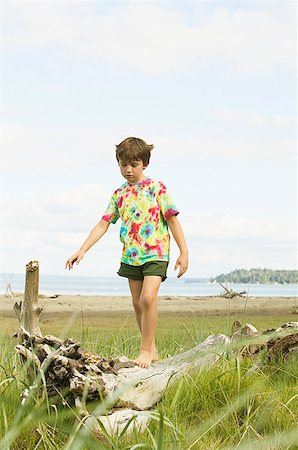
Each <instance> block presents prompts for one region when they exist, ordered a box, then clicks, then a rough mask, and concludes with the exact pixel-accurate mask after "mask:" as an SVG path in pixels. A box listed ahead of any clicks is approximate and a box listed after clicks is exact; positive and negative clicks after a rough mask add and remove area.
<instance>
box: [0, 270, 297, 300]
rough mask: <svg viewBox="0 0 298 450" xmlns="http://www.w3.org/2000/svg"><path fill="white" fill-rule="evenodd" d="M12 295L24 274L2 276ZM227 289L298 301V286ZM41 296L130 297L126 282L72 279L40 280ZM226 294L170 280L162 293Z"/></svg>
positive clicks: (204, 284)
mask: <svg viewBox="0 0 298 450" xmlns="http://www.w3.org/2000/svg"><path fill="white" fill-rule="evenodd" d="M9 284H10V287H11V289H12V291H13V292H24V289H25V274H6V273H0V294H5V292H6V290H7V288H8V285H9ZM225 286H226V287H227V288H229V289H233V290H234V291H237V292H242V291H245V292H246V293H247V295H249V296H253V297H267V296H268V297H297V294H298V286H297V285H289V284H232V283H226V284H225ZM39 292H40V293H41V294H50V295H55V294H57V295H59V294H74V295H112V296H119V295H130V291H129V288H128V283H127V280H126V279H125V278H121V277H119V276H117V275H116V276H115V277H94V276H93V277H91V276H77V275H76V274H72V275H71V276H70V274H69V275H44V274H40V276H39ZM222 292H223V288H222V287H221V286H220V285H219V284H218V283H211V282H210V281H209V279H207V278H187V277H183V278H180V279H177V278H170V277H169V278H167V279H166V280H165V281H164V282H163V283H162V284H161V288H160V291H159V294H160V295H165V296H176V295H177V296H216V295H220V294H222Z"/></svg>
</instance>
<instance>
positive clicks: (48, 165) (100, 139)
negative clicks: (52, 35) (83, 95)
mask: <svg viewBox="0 0 298 450" xmlns="http://www.w3.org/2000/svg"><path fill="white" fill-rule="evenodd" d="M151 131H152V132H151ZM124 133H125V132H124V130H123V131H122V132H121V133H120V131H119V130H116V131H114V132H106V133H105V134H103V133H102V131H101V130H97V129H90V128H89V129H87V128H78V127H77V128H47V129H44V128H34V127H17V126H10V127H9V126H7V127H3V129H2V138H1V146H2V155H1V169H0V170H2V171H3V172H4V173H7V174H8V173H10V174H13V173H16V174H17V173H32V174H33V173H38V174H46V173H47V174H59V175H60V176H61V175H62V174H63V173H65V171H66V169H67V171H68V172H71V171H74V172H76V173H78V172H80V171H81V172H83V171H88V170H89V169H90V167H92V166H98V168H100V167H101V165H102V164H103V163H105V164H106V163H111V164H113V165H114V166H115V164H116V160H115V155H114V144H115V143H117V142H119V141H120V140H121V138H123V136H125V134H124ZM150 134H151V136H152V142H154V143H155V144H156V147H158V148H159V149H160V151H156V153H155V154H154V158H155V161H156V163H158V162H159V161H167V160H168V158H169V157H171V160H173V161H174V160H175V161H176V162H178V161H179V160H181V159H185V158H187V157H188V158H190V159H192V160H198V161H199V160H201V159H208V158H211V159H212V158H221V157H223V158H227V159H229V158H232V159H233V160H234V161H236V160H244V161H245V160H258V161H261V160H266V159H268V160H273V161H274V160H280V159H282V160H285V159H295V157H296V142H295V141H294V140H292V141H291V140H286V139H285V140H279V141H278V142H277V141H275V140H273V139H270V138H268V139H266V140H264V139H263V140H262V141H261V140H260V141H258V140H256V138H252V139H250V140H248V139H244V138H243V139H242V140H241V139H235V138H234V137H233V136H232V137H231V139H227V138H223V137H221V136H218V137H216V138H213V137H211V138H208V137H204V136H198V135H196V134H195V133H193V134H192V135H190V136H187V137H185V136H184V135H178V136H177V135H175V134H172V133H171V134H166V133H163V134H158V133H157V132H156V131H154V130H150V132H149V130H148V129H147V130H142V133H140V135H141V136H143V137H144V138H145V139H146V136H147V135H150ZM182 148H183V152H182V151H181V149H182ZM99 175H100V174H99ZM76 176H77V175H76Z"/></svg>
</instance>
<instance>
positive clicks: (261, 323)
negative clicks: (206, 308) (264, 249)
mask: <svg viewBox="0 0 298 450" xmlns="http://www.w3.org/2000/svg"><path fill="white" fill-rule="evenodd" d="M235 318H237V319H240V320H243V317H242V316H241V315H239V316H236V317H231V316H228V315H226V316H208V315H205V316H204V315H197V316H191V317H188V316H184V315H172V316H171V315H164V316H162V315H161V316H160V319H159V324H158V329H157V334H156V335H157V344H158V348H159V351H160V356H161V357H162V358H166V357H168V356H172V355H174V354H177V353H181V352H183V351H185V350H188V349H189V348H191V347H193V346H195V345H196V344H197V343H198V342H200V341H202V340H204V339H205V338H206V337H207V336H208V335H209V334H213V333H225V334H229V332H230V326H231V323H232V322H233V320H234V319H235ZM290 320H293V318H292V317H290V316H285V317H277V316H269V315H268V316H263V317H262V316H259V317H257V316H251V317H249V316H248V317H245V321H246V322H250V323H253V324H254V325H255V326H256V327H257V328H258V329H259V330H260V331H262V330H265V329H268V328H273V327H277V326H279V325H281V324H282V323H284V322H287V321H290ZM67 322H68V320H64V319H61V318H60V319H59V318H58V319H57V318H55V319H54V318H53V319H49V320H47V321H46V322H44V323H43V322H41V328H42V332H43V334H54V335H57V336H62V337H65V336H69V337H70V336H71V337H74V338H76V339H78V340H79V341H80V342H81V344H82V346H84V347H85V348H88V349H89V350H94V351H96V352H98V353H100V354H101V355H103V356H106V357H114V356H118V355H122V354H125V355H126V356H128V357H130V358H133V357H135V356H136V355H137V352H138V346H139V333H138V330H137V327H136V325H135V321H134V317H133V316H132V315H130V314H129V315H124V316H121V315H119V316H117V315H115V316H113V317H100V316H93V317H87V316H82V315H80V316H78V317H76V318H70V319H69V323H67ZM16 328H17V322H16V320H15V319H12V318H11V319H9V318H5V320H4V319H3V326H2V330H1V335H0V345H1V347H0V348H1V353H0V449H1V450H2V449H3V450H8V449H10V450H13V449H26V450H35V449H44V450H52V449H71V450H75V449H86V450H87V449H115V450H118V449H119V450H120V449H137V448H144V449H156V450H160V449H165V450H188V449H189V450H190V449H202V450H213V449H214V450H215V449H225V450H226V449H236V448H237V449H238V448H239V449H254V450H256V449H262V450H263V449H264V450H271V449H272V450H273V449H274V450H275V449H291V450H294V449H298V439H297V436H296V431H297V426H298V358H297V355H296V356H295V354H293V355H292V356H291V357H290V358H288V359H287V360H286V361H282V360H281V359H277V360H275V361H271V362H270V363H267V364H266V365H265V366H264V367H263V368H262V370H261V371H258V372H253V371H251V370H250V369H251V367H252V365H253V362H254V360H252V359H250V358H244V359H242V358H238V357H237V355H233V356H232V355H231V354H225V355H224V356H222V357H221V358H220V360H219V361H218V363H217V364H216V365H214V366H213V367H210V368H208V370H207V369H206V370H204V371H203V372H200V373H199V372H194V373H186V374H184V375H183V376H182V377H181V378H180V379H179V380H177V381H176V382H175V383H174V384H171V385H170V386H169V388H168V389H167V391H166V392H165V395H164V397H163V399H162V400H161V401H160V403H159V404H158V405H156V407H155V408H153V410H154V411H155V413H154V418H153V419H152V420H151V422H150V425H149V426H148V428H147V430H146V431H145V432H144V433H142V434H141V433H138V432H136V431H135V432H134V433H133V434H132V435H131V436H128V435H127V434H126V433H123V435H122V436H121V437H119V436H118V437H109V436H106V437H104V438H103V437H98V436H96V435H95V434H92V433H90V432H88V430H86V428H85V427H84V426H83V425H82V423H80V421H79V419H78V417H77V412H76V410H75V408H74V407H73V405H71V404H68V402H67V401H65V402H64V405H61V402H60V404H59V405H52V403H51V399H48V398H47V396H46V395H45V393H43V394H42V395H41V396H37V395H36V394H33V395H32V398H31V400H30V401H28V403H27V405H26V404H25V405H23V406H21V399H20V392H21V391H23V390H24V388H25V387H26V383H27V380H26V376H25V368H24V367H22V366H21V364H20V361H19V358H18V357H17V355H16V353H15V351H14V345H15V344H16V340H15V338H12V337H11V335H12V333H13V331H15V329H16ZM96 406H98V405H97V404H94V402H93V405H92V407H96Z"/></svg>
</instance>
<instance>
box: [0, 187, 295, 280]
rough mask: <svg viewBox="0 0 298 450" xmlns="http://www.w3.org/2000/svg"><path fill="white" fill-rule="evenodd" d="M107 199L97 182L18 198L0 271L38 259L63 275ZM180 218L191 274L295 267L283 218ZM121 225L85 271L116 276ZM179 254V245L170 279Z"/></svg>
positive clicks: (290, 228)
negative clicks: (65, 267)
mask: <svg viewBox="0 0 298 450" xmlns="http://www.w3.org/2000/svg"><path fill="white" fill-rule="evenodd" d="M103 198H107V197H106V193H105V192H104V191H103V190H102V189H101V187H100V186H94V185H83V186H79V187H78V188H76V189H69V190H65V191H62V192H61V193H60V194H59V195H58V194H53V195H49V196H47V197H46V198H45V199H43V200H33V199H32V200H21V199H17V198H15V199H14V201H13V203H10V204H9V205H6V207H5V208H4V211H5V227H4V229H3V231H2V236H1V255H2V258H3V260H2V267H1V268H0V271H3V272H22V271H23V267H24V266H25V264H26V263H27V262H28V261H29V260H31V259H38V260H39V261H40V262H41V263H42V266H43V273H63V271H64V263H65V260H66V259H67V258H68V257H69V256H70V255H71V254H73V253H74V252H75V251H76V250H77V249H78V248H79V247H80V246H81V244H82V243H83V241H84V240H85V239H86V237H87V235H88V233H89V231H90V229H91V228H92V227H93V225H95V223H96V222H97V221H98V220H100V216H101V213H102V212H103V210H104V207H103V206H104V205H103V204H102V205H101V207H102V208H100V207H99V204H100V203H101V199H103ZM86 199H88V201H86ZM63 205H65V211H63ZM8 206H9V207H8ZM97 211H98V214H97ZM99 212H100V213H99ZM180 220H181V223H182V225H183V230H184V233H185V235H186V238H187V242H188V246H189V250H190V272H189V275H190V276H209V275H210V276H211V275H216V274H217V273H219V272H223V271H227V270H232V269H233V268H239V267H245V268H249V267H256V266H262V267H265V266H267V267H271V268H293V267H295V265H296V246H297V241H296V228H295V226H294V224H293V225H292V224H288V223H285V222H284V221H283V220H282V218H281V219H280V220H279V221H278V220H270V219H267V218H262V217H259V218H250V217H248V218H245V217H244V218H239V217H237V216H235V215H231V214H219V213H218V214H216V213H213V212H210V211H205V212H203V213H190V212H187V211H186V212H185V213H184V214H183V217H181V219H180ZM119 227H120V221H119V222H118V223H117V225H116V226H110V228H109V230H108V233H107V234H106V235H105V236H104V237H103V239H102V240H101V241H100V243H99V244H97V245H95V246H94V248H92V251H90V252H88V256H86V258H84V264H83V265H82V266H80V269H79V273H80V274H82V275H83V274H85V275H88V274H89V275H102V276H113V275H114V273H115V271H116V269H117V265H118V264H119V260H120V255H121V243H120V241H119ZM178 252H179V251H178V248H177V246H176V244H175V243H174V241H173V240H172V251H171V269H170V273H171V276H173V275H174V273H173V265H174V263H175V260H176V258H177V256H178Z"/></svg>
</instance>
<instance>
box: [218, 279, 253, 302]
mask: <svg viewBox="0 0 298 450" xmlns="http://www.w3.org/2000/svg"><path fill="white" fill-rule="evenodd" d="M218 284H219V285H220V286H221V287H222V288H223V289H224V292H223V293H222V294H220V297H224V298H234V297H244V295H246V294H247V292H246V291H241V292H236V291H233V289H228V288H227V287H226V286H224V285H223V284H222V283H220V282H219V281H218Z"/></svg>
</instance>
